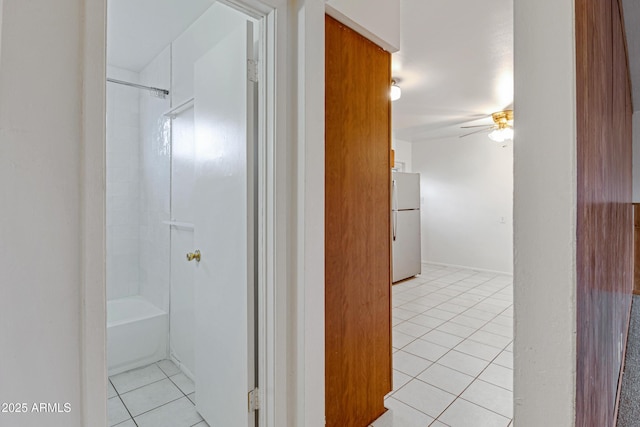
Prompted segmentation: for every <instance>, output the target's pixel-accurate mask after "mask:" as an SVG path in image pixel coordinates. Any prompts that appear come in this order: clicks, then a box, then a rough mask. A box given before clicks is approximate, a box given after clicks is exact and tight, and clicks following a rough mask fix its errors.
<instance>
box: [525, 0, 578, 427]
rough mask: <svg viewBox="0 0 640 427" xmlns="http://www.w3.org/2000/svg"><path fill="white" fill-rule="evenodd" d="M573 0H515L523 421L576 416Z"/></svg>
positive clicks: (563, 422)
mask: <svg viewBox="0 0 640 427" xmlns="http://www.w3.org/2000/svg"><path fill="white" fill-rule="evenodd" d="M574 22H575V21H574V2H573V0H517V1H516V2H515V37H514V39H515V101H514V104H515V106H516V121H515V126H516V140H515V141H514V147H515V148H514V172H515V175H514V176H515V182H514V189H515V193H514V194H515V198H514V237H515V239H514V244H515V260H514V261H515V264H514V270H515V271H514V280H515V282H514V293H515V310H514V315H515V335H514V336H515V347H514V355H515V369H514V400H515V410H514V414H515V419H514V424H515V425H516V426H518V427H538V426H542V425H548V426H563V427H565V426H566V427H572V426H574V425H575V394H576V385H575V381H576V379H575V378H576V376H575V375H576V262H575V257H576V200H577V194H576V193H577V185H576V93H575V87H576V79H575V33H574Z"/></svg>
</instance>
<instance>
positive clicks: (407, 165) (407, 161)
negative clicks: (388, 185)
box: [391, 138, 413, 172]
mask: <svg viewBox="0 0 640 427" xmlns="http://www.w3.org/2000/svg"><path fill="white" fill-rule="evenodd" d="M391 146H392V148H393V150H394V151H395V161H396V167H397V168H398V170H399V171H400V172H411V166H412V159H411V158H412V150H413V145H412V144H411V143H410V142H408V141H403V140H401V139H397V138H393V140H392V143H391ZM403 165H404V170H402V169H401V167H402V166H403Z"/></svg>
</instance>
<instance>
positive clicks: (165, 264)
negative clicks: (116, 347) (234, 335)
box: [138, 46, 171, 312]
mask: <svg viewBox="0 0 640 427" xmlns="http://www.w3.org/2000/svg"><path fill="white" fill-rule="evenodd" d="M140 83H141V84H143V85H146V86H152V87H157V88H163V89H169V88H170V83H171V49H170V47H169V46H168V47H166V48H165V49H164V50H163V51H162V52H161V53H160V54H159V55H158V56H156V58H155V59H153V60H152V61H151V62H150V63H149V64H148V65H147V66H146V67H145V68H143V69H142V70H141V71H140ZM138 92H139V95H140V98H139V100H140V104H139V105H140V178H139V180H140V205H139V208H140V209H139V218H140V219H139V221H140V229H139V239H140V246H139V250H140V263H139V271H140V295H142V296H144V297H145V298H147V299H148V300H149V301H151V302H152V303H153V304H154V305H156V306H157V307H159V308H161V309H163V310H165V311H167V312H168V311H169V282H170V280H169V274H170V269H169V262H170V258H169V250H170V248H169V226H168V225H167V224H164V223H163V221H168V220H169V219H170V195H169V194H170V193H169V192H170V186H171V169H170V168H171V134H170V122H169V119H168V118H167V117H165V116H164V115H163V114H164V113H165V112H166V111H168V110H169V109H170V108H171V103H170V97H167V98H166V99H161V98H158V97H156V96H153V95H150V94H149V92H148V91H145V90H139V91H138Z"/></svg>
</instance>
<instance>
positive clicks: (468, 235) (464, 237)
mask: <svg viewBox="0 0 640 427" xmlns="http://www.w3.org/2000/svg"><path fill="white" fill-rule="evenodd" d="M412 157H413V166H412V169H413V170H412V171H413V172H418V173H420V193H421V206H420V207H421V227H422V230H421V237H422V259H423V261H425V262H435V263H442V264H450V265H459V266H465V267H469V268H476V269H483V270H491V271H500V272H506V273H511V272H512V271H513V231H512V230H513V225H512V217H513V212H512V207H513V144H511V143H509V144H507V146H506V147H504V148H503V147H502V144H498V143H496V142H494V141H491V140H490V139H489V138H488V137H487V136H486V135H484V134H477V135H470V136H468V137H466V138H462V139H461V138H457V137H455V138H445V139H436V140H431V141H418V142H414V143H413V151H412Z"/></svg>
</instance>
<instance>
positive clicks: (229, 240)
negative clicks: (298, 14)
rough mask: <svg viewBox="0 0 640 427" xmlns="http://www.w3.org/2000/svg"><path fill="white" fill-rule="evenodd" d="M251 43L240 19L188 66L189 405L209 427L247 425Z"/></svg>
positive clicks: (250, 420) (250, 383) (251, 367)
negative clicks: (191, 184) (192, 400)
mask: <svg viewBox="0 0 640 427" xmlns="http://www.w3.org/2000/svg"><path fill="white" fill-rule="evenodd" d="M252 43H253V37H252V35H251V24H250V23H249V22H247V20H246V19H242V18H240V19H239V21H238V25H237V29H235V30H234V31H232V32H230V33H229V34H228V35H227V36H226V37H225V38H224V39H222V40H221V41H220V42H219V43H218V44H217V45H216V46H214V47H213V48H212V49H211V50H210V51H209V52H208V53H206V54H205V55H203V56H202V57H201V58H200V59H199V60H198V61H197V62H196V64H195V76H194V77H195V87H194V95H195V107H194V112H195V162H196V166H195V181H196V182H195V188H194V200H195V202H194V204H195V212H194V217H193V218H194V249H198V250H200V253H201V260H200V262H199V263H197V267H196V271H195V298H196V302H195V309H196V319H195V322H196V335H195V383H196V408H197V410H198V412H199V413H200V414H201V415H202V416H203V418H204V419H205V420H206V421H207V422H208V423H209V425H210V426H212V427H247V426H254V425H255V413H252V412H250V411H249V408H248V404H247V394H248V392H249V391H250V390H252V389H253V387H254V381H255V353H254V352H255V347H254V345H253V343H254V325H253V319H254V309H255V306H254V300H253V295H254V293H253V286H254V266H253V260H254V255H253V251H254V247H255V245H254V240H253V239H254V237H253V219H254V213H253V211H254V203H253V196H254V194H253V185H252V179H253V178H252V177H253V176H254V173H253V167H254V166H253V165H254V160H253V131H249V129H253V116H252V114H251V113H252V111H253V110H252V108H253V107H252V105H253V101H252V99H253V98H252V97H253V94H254V90H253V83H250V82H249V81H248V78H247V59H248V58H249V57H251V56H250V54H251V46H252ZM194 262H195V261H194Z"/></svg>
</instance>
